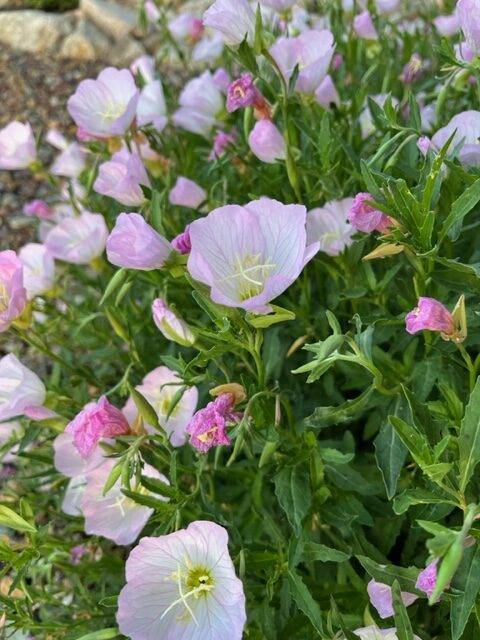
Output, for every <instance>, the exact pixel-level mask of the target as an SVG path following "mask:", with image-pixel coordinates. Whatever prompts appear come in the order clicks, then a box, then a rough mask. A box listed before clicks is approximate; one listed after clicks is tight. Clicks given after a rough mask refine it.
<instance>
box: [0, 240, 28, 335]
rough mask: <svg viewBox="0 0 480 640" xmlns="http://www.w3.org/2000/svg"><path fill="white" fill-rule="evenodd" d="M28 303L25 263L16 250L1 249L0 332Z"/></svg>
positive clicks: (5, 328) (6, 327)
mask: <svg viewBox="0 0 480 640" xmlns="http://www.w3.org/2000/svg"><path fill="white" fill-rule="evenodd" d="M26 304H27V291H26V289H25V287H24V285H23V263H22V261H21V260H20V259H19V258H18V257H17V254H16V253H15V251H10V250H7V251H0V333H1V332H2V331H6V330H7V329H8V327H9V326H10V325H11V324H12V322H13V321H14V320H15V318H18V316H20V315H21V314H22V311H23V310H24V308H25V305H26Z"/></svg>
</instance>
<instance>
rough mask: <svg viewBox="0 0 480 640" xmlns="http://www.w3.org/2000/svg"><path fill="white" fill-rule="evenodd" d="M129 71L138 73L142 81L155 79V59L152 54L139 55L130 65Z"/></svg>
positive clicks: (146, 81) (134, 73)
mask: <svg viewBox="0 0 480 640" xmlns="http://www.w3.org/2000/svg"><path fill="white" fill-rule="evenodd" d="M130 71H131V72H132V73H133V75H135V76H136V75H137V74H140V76H141V77H142V80H143V82H145V84H148V83H149V82H152V81H153V80H155V60H154V58H153V57H152V56H147V55H143V56H139V57H138V58H136V59H135V60H134V61H133V62H132V64H131V65H130Z"/></svg>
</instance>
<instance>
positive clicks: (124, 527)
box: [81, 460, 168, 578]
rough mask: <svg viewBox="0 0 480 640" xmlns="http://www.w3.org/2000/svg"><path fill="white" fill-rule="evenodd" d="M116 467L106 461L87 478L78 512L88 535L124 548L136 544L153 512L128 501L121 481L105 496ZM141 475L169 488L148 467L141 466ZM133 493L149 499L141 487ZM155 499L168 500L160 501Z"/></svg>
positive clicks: (165, 479) (113, 462) (153, 470)
mask: <svg viewBox="0 0 480 640" xmlns="http://www.w3.org/2000/svg"><path fill="white" fill-rule="evenodd" d="M115 463H116V460H106V461H105V462H104V464H102V465H101V466H100V467H97V468H96V469H94V470H93V471H91V472H90V473H89V474H88V475H87V476H86V481H87V482H86V486H85V489H84V492H83V496H82V499H81V510H82V513H83V515H84V517H85V533H86V534H87V535H96V536H103V537H104V538H108V539H109V540H113V542H115V544H118V545H127V544H131V543H132V542H135V540H136V539H137V538H138V536H139V534H140V532H141V531H142V529H143V527H144V526H145V525H146V524H147V522H148V520H149V518H150V516H151V515H152V514H153V512H154V509H153V508H151V507H145V506H143V505H141V504H139V503H138V502H135V501H134V500H132V499H131V498H127V496H126V495H125V494H124V493H123V492H122V484H121V482H122V481H121V478H119V479H118V480H117V481H116V483H115V484H114V485H113V487H112V488H111V489H109V490H108V491H107V493H106V494H105V495H104V487H105V483H106V481H107V478H108V476H109V474H110V472H111V470H112V468H113V466H114V465H115ZM142 474H143V475H144V476H146V477H148V478H153V479H155V480H161V481H162V482H164V483H166V484H168V480H167V478H166V477H165V476H164V475H162V474H161V473H159V472H158V471H157V470H156V469H154V468H153V467H151V466H150V465H148V464H146V465H144V467H143V469H142ZM132 488H133V487H132ZM136 491H137V492H140V493H143V494H144V495H150V492H149V491H147V490H146V489H145V488H144V487H143V486H141V485H140V486H138V487H136ZM158 499H160V500H164V501H166V500H167V499H166V498H162V497H159V498H158ZM150 578H151V576H150Z"/></svg>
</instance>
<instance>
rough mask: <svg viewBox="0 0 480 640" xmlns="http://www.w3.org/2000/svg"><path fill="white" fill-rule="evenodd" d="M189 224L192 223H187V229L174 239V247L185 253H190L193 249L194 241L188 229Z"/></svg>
mask: <svg viewBox="0 0 480 640" xmlns="http://www.w3.org/2000/svg"><path fill="white" fill-rule="evenodd" d="M189 226H190V225H188V224H187V226H186V227H185V230H184V231H182V233H179V234H178V236H176V237H175V238H174V239H173V240H172V247H173V248H174V249H176V250H177V251H178V252H179V253H183V254H184V255H186V254H187V253H190V251H191V250H192V242H191V240H190V232H189V230H188V229H189Z"/></svg>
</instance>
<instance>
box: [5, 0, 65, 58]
mask: <svg viewBox="0 0 480 640" xmlns="http://www.w3.org/2000/svg"><path fill="white" fill-rule="evenodd" d="M72 23H73V18H72V15H70V14H69V13H64V14H52V13H44V12H43V11H33V10H25V11H1V12H0V42H1V43H2V44H5V45H8V46H10V47H12V49H17V50H19V51H30V52H32V53H41V52H44V51H52V50H53V49H55V47H56V45H57V44H58V42H59V40H60V38H61V37H62V36H64V35H66V34H68V33H69V32H70V31H71V28H72Z"/></svg>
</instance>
